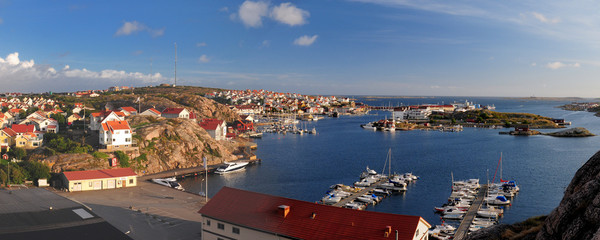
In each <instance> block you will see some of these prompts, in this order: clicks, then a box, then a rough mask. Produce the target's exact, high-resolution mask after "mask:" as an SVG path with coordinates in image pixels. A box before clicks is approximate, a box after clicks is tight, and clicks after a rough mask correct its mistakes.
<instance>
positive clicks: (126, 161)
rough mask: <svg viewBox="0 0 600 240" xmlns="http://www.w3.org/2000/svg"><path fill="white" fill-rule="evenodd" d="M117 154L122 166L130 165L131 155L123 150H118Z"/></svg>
mask: <svg viewBox="0 0 600 240" xmlns="http://www.w3.org/2000/svg"><path fill="white" fill-rule="evenodd" d="M115 156H116V157H117V159H119V165H120V166H121V167H129V156H127V154H125V153H124V152H122V151H116V152H115Z"/></svg>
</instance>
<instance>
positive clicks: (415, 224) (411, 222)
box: [198, 187, 431, 240]
mask: <svg viewBox="0 0 600 240" xmlns="http://www.w3.org/2000/svg"><path fill="white" fill-rule="evenodd" d="M198 213H200V214H201V215H202V221H203V224H204V226H203V228H202V238H203V239H219V238H221V239H389V240H391V239H401V240H404V239H407V240H408V239H419V240H426V239H428V233H427V231H428V229H429V228H430V227H431V225H430V224H429V223H427V222H426V221H425V220H424V219H423V218H421V217H419V216H409V215H398V214H390V213H381V212H372V211H359V210H352V209H346V208H339V207H333V206H327V205H320V204H316V203H311V202H305V201H299V200H294V199H289V198H283V197H277V196H271V195H266V194H262V193H255V192H249V191H244V190H239V189H234V188H229V187H223V188H222V189H221V190H220V191H219V192H218V193H217V195H215V196H214V197H213V198H212V199H211V200H210V201H209V202H208V203H207V204H206V205H204V207H202V209H200V211H199V212H198Z"/></svg>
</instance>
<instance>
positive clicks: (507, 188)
mask: <svg viewBox="0 0 600 240" xmlns="http://www.w3.org/2000/svg"><path fill="white" fill-rule="evenodd" d="M498 169H500V183H496V182H495V180H496V173H494V178H493V179H492V186H493V188H490V193H493V194H497V195H502V196H504V197H513V196H514V195H515V194H516V193H517V192H519V186H517V183H516V182H515V181H512V180H504V179H502V152H500V159H499V160H498V166H497V167H496V172H498Z"/></svg>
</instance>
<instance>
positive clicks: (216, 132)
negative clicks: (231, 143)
mask: <svg viewBox="0 0 600 240" xmlns="http://www.w3.org/2000/svg"><path fill="white" fill-rule="evenodd" d="M198 124H199V125H200V127H202V128H204V130H206V132H208V134H210V136H211V137H212V138H214V139H215V140H225V135H226V134H227V124H225V121H223V120H219V119H210V118H206V119H202V120H201V121H200V122H199V123H198Z"/></svg>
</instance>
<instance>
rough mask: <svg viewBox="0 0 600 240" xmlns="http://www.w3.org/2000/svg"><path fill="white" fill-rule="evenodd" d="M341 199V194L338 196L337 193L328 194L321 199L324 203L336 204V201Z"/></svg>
mask: <svg viewBox="0 0 600 240" xmlns="http://www.w3.org/2000/svg"><path fill="white" fill-rule="evenodd" d="M341 200H342V197H340V196H336V195H335V194H328V195H327V196H325V197H323V198H322V199H321V202H323V203H324V204H334V203H338V202H339V201H341Z"/></svg>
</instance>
